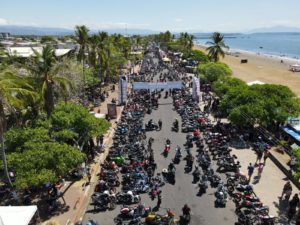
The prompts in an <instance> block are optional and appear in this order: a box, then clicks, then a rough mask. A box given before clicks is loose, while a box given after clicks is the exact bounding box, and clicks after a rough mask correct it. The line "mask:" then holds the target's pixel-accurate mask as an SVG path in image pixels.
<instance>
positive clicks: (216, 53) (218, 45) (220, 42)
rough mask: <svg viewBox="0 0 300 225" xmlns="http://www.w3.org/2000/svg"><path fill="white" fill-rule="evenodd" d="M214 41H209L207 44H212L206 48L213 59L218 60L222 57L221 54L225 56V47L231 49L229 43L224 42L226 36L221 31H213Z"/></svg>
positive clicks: (212, 37)
mask: <svg viewBox="0 0 300 225" xmlns="http://www.w3.org/2000/svg"><path fill="white" fill-rule="evenodd" d="M211 39H212V41H208V42H207V43H206V44H209V45H210V46H209V47H208V48H206V50H207V51H208V56H209V58H210V60H211V61H213V62H217V61H219V59H220V56H222V57H224V56H225V52H224V50H223V49H224V48H226V49H229V47H228V46H227V45H225V43H224V36H223V35H221V34H220V33H219V32H215V33H213V35H212V36H211Z"/></svg>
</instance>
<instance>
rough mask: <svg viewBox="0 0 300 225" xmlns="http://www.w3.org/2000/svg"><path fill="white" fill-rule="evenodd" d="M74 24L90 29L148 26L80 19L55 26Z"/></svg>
mask: <svg viewBox="0 0 300 225" xmlns="http://www.w3.org/2000/svg"><path fill="white" fill-rule="evenodd" d="M76 25H86V26H87V27H88V28H90V29H126V28H128V29H146V28H148V27H149V26H150V24H147V23H126V22H100V23H97V22H96V23H95V22H89V21H80V22H75V23H72V24H66V23H63V24H60V25H58V26H56V27H61V28H69V29H73V28H74V27H75V26H76Z"/></svg>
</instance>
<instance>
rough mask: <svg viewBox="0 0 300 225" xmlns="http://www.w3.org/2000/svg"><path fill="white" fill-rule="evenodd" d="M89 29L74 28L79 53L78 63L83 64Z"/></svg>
mask: <svg viewBox="0 0 300 225" xmlns="http://www.w3.org/2000/svg"><path fill="white" fill-rule="evenodd" d="M88 33H89V29H88V28H87V27H86V26H84V25H82V26H76V27H75V35H76V40H77V43H78V44H79V45H80V49H79V53H78V58H77V59H78V61H81V62H82V63H84V61H85V50H86V47H87V44H88V39H89V34H88Z"/></svg>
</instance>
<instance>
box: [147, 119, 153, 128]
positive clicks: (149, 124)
mask: <svg viewBox="0 0 300 225" xmlns="http://www.w3.org/2000/svg"><path fill="white" fill-rule="evenodd" d="M152 124H153V120H152V119H150V120H149V121H148V127H152Z"/></svg>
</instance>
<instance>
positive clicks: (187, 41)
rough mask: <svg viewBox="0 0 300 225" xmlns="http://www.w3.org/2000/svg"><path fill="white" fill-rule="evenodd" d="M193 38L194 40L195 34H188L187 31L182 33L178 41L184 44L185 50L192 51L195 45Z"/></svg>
mask: <svg viewBox="0 0 300 225" xmlns="http://www.w3.org/2000/svg"><path fill="white" fill-rule="evenodd" d="M193 40H194V36H193V35H192V34H188V33H186V32H185V33H180V36H179V39H178V42H179V43H180V44H181V45H182V46H183V48H184V49H185V51H188V52H190V51H191V50H192V48H193V45H194V42H193Z"/></svg>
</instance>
